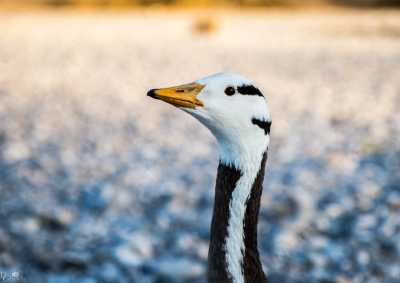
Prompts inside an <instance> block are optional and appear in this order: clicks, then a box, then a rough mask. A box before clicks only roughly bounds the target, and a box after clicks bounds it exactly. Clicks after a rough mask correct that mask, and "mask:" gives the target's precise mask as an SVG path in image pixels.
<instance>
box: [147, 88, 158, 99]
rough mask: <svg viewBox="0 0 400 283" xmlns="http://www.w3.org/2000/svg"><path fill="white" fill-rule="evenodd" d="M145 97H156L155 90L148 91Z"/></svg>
mask: <svg viewBox="0 0 400 283" xmlns="http://www.w3.org/2000/svg"><path fill="white" fill-rule="evenodd" d="M147 96H150V97H155V96H156V90H155V89H154V88H153V89H151V90H149V91H148V92H147Z"/></svg>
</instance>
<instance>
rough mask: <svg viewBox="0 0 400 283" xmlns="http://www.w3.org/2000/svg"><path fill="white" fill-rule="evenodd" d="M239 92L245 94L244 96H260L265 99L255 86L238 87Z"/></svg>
mask: <svg viewBox="0 0 400 283" xmlns="http://www.w3.org/2000/svg"><path fill="white" fill-rule="evenodd" d="M237 90H238V92H239V93H240V94H243V95H258V96H261V97H264V95H262V93H261V91H260V90H259V89H258V88H256V87H255V86H253V85H242V86H238V87H237Z"/></svg>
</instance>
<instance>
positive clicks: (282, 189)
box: [0, 11, 400, 283]
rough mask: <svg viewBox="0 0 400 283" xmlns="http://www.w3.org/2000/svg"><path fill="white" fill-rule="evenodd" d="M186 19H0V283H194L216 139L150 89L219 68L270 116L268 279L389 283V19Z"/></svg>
mask: <svg viewBox="0 0 400 283" xmlns="http://www.w3.org/2000/svg"><path fill="white" fill-rule="evenodd" d="M199 17H201V16H200V13H198V14H195V13H190V14H184V13H174V14H169V15H165V14H162V13H161V12H158V13H148V12H143V13H130V14H127V13H125V14H122V15H116V14H105V13H103V14H96V15H90V14H85V13H82V14H64V13H56V14H46V13H41V14H36V15H34V14H25V15H22V14H2V15H0V30H1V35H0V121H1V122H0V275H1V276H2V277H3V278H4V277H7V276H11V275H15V276H17V277H18V276H19V277H18V278H19V279H21V280H20V281H25V282H33V283H36V282H38V283H42V282H50V283H70V282H71V283H72V282H83V283H93V282H104V283H108V282H139V283H153V282H155V283H167V282H204V280H203V278H204V272H205V262H206V257H207V250H208V237H209V225H210V218H211V208H212V197H213V189H212V187H213V184H214V178H215V173H216V167H217V152H216V144H215V141H214V140H213V138H212V136H211V135H210V134H209V133H208V132H207V130H206V129H204V128H203V127H202V126H201V125H200V124H199V123H198V122H197V121H195V120H194V119H193V118H191V117H189V116H188V115H187V114H185V113H183V112H181V111H177V110H176V109H174V108H173V107H170V106H168V105H166V104H163V103H160V102H157V101H154V100H150V99H148V98H147V97H146V96H145V93H146V90H147V89H149V88H152V87H159V86H168V85H173V84H178V83H184V82H190V81H192V80H194V79H197V78H200V77H202V76H204V75H208V74H211V73H214V72H218V71H221V70H231V71H235V72H239V73H242V74H244V75H246V76H248V77H250V78H252V79H253V80H254V81H256V82H257V84H258V85H259V86H260V88H261V89H263V91H264V93H265V94H267V95H268V97H269V101H270V109H271V110H272V113H273V127H272V145H271V148H270V159H269V160H268V168H267V174H266V178H265V182H264V183H265V189H264V195H263V198H262V210H261V218H260V226H259V231H260V248H261V254H262V256H263V258H262V259H263V264H264V265H265V269H266V270H267V271H268V273H269V274H270V278H271V281H272V282H273V283H316V282H319V283H331V282H336V283H348V282H354V283H373V282H377V283H378V282H379V283H382V282H383V283H396V282H400V281H399V280H400V279H399V278H400V265H399V262H400V217H399V213H400V139H399V135H400V111H399V109H400V12H396V11H380V12H371V11H364V12H357V13H355V12H343V13H339V12H331V13H327V12H326V13H317V12H309V13H304V12H297V13H295V14H289V13H287V12H285V13H277V12H271V13H268V14H263V13H242V14H239V13H238V12H232V13H222V14H221V13H218V14H217V13H216V14H209V15H208V17H209V18H210V19H212V20H213V21H215V22H214V25H215V30H214V31H212V32H210V33H200V32H198V31H196V30H195V29H194V28H193V26H194V23H195V22H196V21H197V20H198V18H199ZM12 272H17V273H12ZM18 278H17V279H18ZM0 281H1V280H0ZM14 281H15V280H14ZM14 281H13V282H14Z"/></svg>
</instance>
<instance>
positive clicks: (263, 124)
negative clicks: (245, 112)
mask: <svg viewBox="0 0 400 283" xmlns="http://www.w3.org/2000/svg"><path fill="white" fill-rule="evenodd" d="M251 122H252V123H253V124H254V125H257V126H259V127H260V128H261V129H263V130H264V132H265V134H266V135H269V132H270V130H271V124H272V122H271V121H264V120H260V119H256V118H253V119H251Z"/></svg>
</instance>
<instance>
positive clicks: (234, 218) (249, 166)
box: [220, 136, 269, 283]
mask: <svg viewBox="0 0 400 283" xmlns="http://www.w3.org/2000/svg"><path fill="white" fill-rule="evenodd" d="M268 144H269V136H266V137H264V145H263V146H259V147H258V150H255V148H253V150H252V151H253V152H252V153H251V154H249V152H247V154H244V155H243V154H241V156H240V157H241V158H239V159H236V160H232V159H229V158H224V157H226V156H224V155H223V154H224V153H226V151H225V152H224V151H220V154H221V153H222V154H221V162H222V163H225V164H227V165H230V166H234V167H236V168H237V169H239V170H240V171H241V173H242V175H241V177H240V178H239V180H238V181H237V182H236V186H235V188H234V190H233V192H232V197H231V200H230V204H229V219H228V228H227V238H226V241H225V257H226V263H227V270H228V272H229V273H230V275H231V276H232V282H233V283H244V275H243V269H242V263H243V254H244V249H245V247H244V217H245V213H246V204H247V200H248V199H249V197H250V193H251V188H252V186H253V184H254V182H255V179H256V177H257V174H258V171H259V170H260V167H261V161H262V158H263V155H264V152H265V151H266V150H267V147H268ZM231 156H232V155H231ZM237 157H239V156H236V158H237ZM223 158H224V159H225V160H224V159H223Z"/></svg>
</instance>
